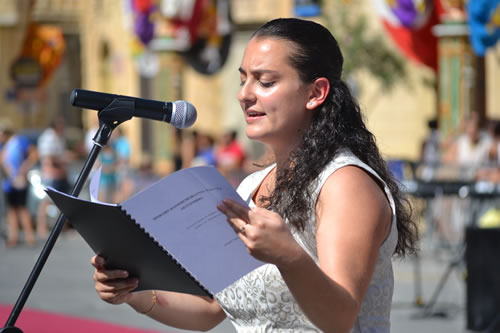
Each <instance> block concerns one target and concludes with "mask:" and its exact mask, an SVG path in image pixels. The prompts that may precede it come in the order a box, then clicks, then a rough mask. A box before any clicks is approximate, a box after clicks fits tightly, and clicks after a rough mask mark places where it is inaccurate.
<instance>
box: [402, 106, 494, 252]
mask: <svg viewBox="0 0 500 333" xmlns="http://www.w3.org/2000/svg"><path fill="white" fill-rule="evenodd" d="M428 128H429V133H428V136H427V138H426V139H425V140H424V142H423V144H422V149H421V155H420V160H419V161H416V163H413V166H412V174H411V175H410V177H412V178H414V179H416V180H418V181H419V182H420V184H422V183H425V184H427V185H432V186H431V187H432V188H430V187H429V186H427V188H426V191H425V192H424V193H419V192H418V191H417V192H416V193H415V194H416V197H417V198H424V199H425V200H424V201H425V205H424V208H423V209H422V210H421V212H422V215H423V216H422V217H423V218H424V225H423V229H422V233H423V234H429V235H431V236H435V237H434V240H437V242H436V245H438V246H443V245H445V246H446V247H449V246H452V247H453V246H454V245H459V246H460V244H462V243H463V241H464V232H465V229H466V227H500V191H499V190H500V120H495V119H481V117H479V115H478V114H477V113H471V114H469V115H468V116H467V117H465V118H464V119H463V122H462V123H461V124H460V126H459V127H458V129H457V130H456V131H455V132H453V133H450V134H449V135H448V136H446V137H443V136H442V134H441V133H442V132H441V131H440V130H439V128H438V123H437V121H436V120H430V121H429V122H428ZM429 189H430V190H429Z"/></svg>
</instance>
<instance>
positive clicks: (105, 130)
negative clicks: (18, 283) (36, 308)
mask: <svg viewBox="0 0 500 333" xmlns="http://www.w3.org/2000/svg"><path fill="white" fill-rule="evenodd" d="M133 110H134V102H133V101H127V100H123V99H120V98H115V99H114V100H113V102H111V103H110V104H109V105H108V106H107V107H105V108H104V109H102V110H101V111H99V113H98V117H99V129H98V130H97V133H96V135H95V136H94V138H93V142H94V145H93V147H92V150H91V151H90V153H89V156H88V157H87V160H86V162H85V164H84V166H83V168H82V170H81V171H80V174H79V176H78V178H77V180H76V182H75V185H74V186H73V189H72V190H71V195H72V196H74V197H78V195H79V194H80V192H81V190H82V187H83V185H84V184H85V182H86V180H87V178H88V176H89V174H90V171H91V170H92V167H93V166H94V163H95V161H96V159H97V156H98V155H99V152H100V151H101V148H102V147H103V146H105V145H106V144H107V143H108V141H109V138H110V137H111V134H112V132H113V130H114V129H115V128H116V127H117V126H118V125H120V124H121V123H123V122H124V121H127V120H129V119H131V118H132V116H133ZM65 222H66V217H65V216H64V214H63V213H60V214H59V217H58V219H57V222H56V224H55V225H54V228H53V229H52V231H51V233H50V235H49V237H48V239H47V241H46V243H45V245H44V247H43V249H42V252H41V253H40V256H39V257H38V260H37V261H36V263H35V266H34V267H33V270H32V271H31V274H30V276H29V278H28V280H27V281H26V283H25V285H24V288H23V290H22V291H21V294H20V295H19V297H18V299H17V302H16V304H15V305H14V308H13V309H12V311H11V313H10V316H9V319H8V320H7V322H6V324H5V326H4V327H3V328H2V329H0V333H23V331H22V330H21V329H19V328H17V327H15V326H14V325H15V323H16V321H17V318H18V317H19V315H20V313H21V310H22V308H23V307H24V304H25V303H26V300H27V299H28V296H29V294H30V293H31V290H32V289H33V286H34V285H35V282H36V280H37V279H38V276H39V275H40V272H41V271H42V268H43V266H44V265H45V262H46V261H47V258H48V257H49V254H50V252H51V251H52V248H53V247H54V244H55V242H56V240H57V237H58V236H59V234H60V233H61V230H62V228H63V226H64V223H65Z"/></svg>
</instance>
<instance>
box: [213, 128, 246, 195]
mask: <svg viewBox="0 0 500 333" xmlns="http://www.w3.org/2000/svg"><path fill="white" fill-rule="evenodd" d="M237 135H238V133H237V132H236V131H235V130H230V131H226V132H225V133H224V134H223V135H222V137H221V138H220V142H219V144H218V145H217V146H216V149H215V161H216V165H217V169H219V171H220V172H221V174H222V175H224V177H226V178H227V179H228V180H229V182H230V183H231V184H233V185H234V186H237V185H238V184H239V183H240V182H241V180H243V178H244V177H243V176H244V170H243V165H244V163H245V158H246V155H245V151H244V149H243V148H242V147H241V145H240V143H239V142H238V140H237Z"/></svg>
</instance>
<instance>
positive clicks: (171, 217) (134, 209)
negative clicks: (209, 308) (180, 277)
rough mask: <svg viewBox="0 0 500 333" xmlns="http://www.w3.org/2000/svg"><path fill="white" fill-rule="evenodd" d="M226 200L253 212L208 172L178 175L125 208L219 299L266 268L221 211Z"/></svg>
mask: <svg viewBox="0 0 500 333" xmlns="http://www.w3.org/2000/svg"><path fill="white" fill-rule="evenodd" d="M223 199H231V200H233V201H236V202H238V203H240V204H241V205H243V206H246V207H248V205H247V204H246V203H245V202H244V201H243V199H241V197H240V196H239V195H238V193H237V192H236V191H235V189H234V188H233V187H232V185H231V184H230V183H229V182H228V181H227V180H226V179H225V178H224V177H223V176H222V175H221V174H220V173H219V172H218V171H217V169H215V168H214V167H207V166H204V167H194V168H189V169H184V170H181V171H178V172H175V173H173V174H171V175H169V176H168V177H166V178H163V179H162V180H160V181H158V182H156V183H154V184H153V185H151V186H149V187H148V188H146V189H145V190H144V191H142V192H140V193H138V194H136V195H134V196H132V197H131V198H130V199H128V200H126V201H125V202H123V203H122V204H121V206H122V207H123V208H124V209H125V210H126V211H127V212H128V213H129V214H130V215H131V216H132V217H133V218H134V219H135V220H136V222H138V223H139V224H140V225H141V226H142V227H143V228H144V229H145V230H146V231H147V232H148V233H149V234H150V235H151V236H154V238H155V239H156V241H158V243H159V244H160V245H162V246H163V247H164V248H165V249H166V250H167V251H168V252H170V253H171V254H172V255H173V256H174V257H175V258H176V259H177V260H178V261H179V262H181V263H182V265H183V266H184V267H186V268H187V269H188V271H189V272H190V273H191V274H192V275H193V276H195V277H196V278H197V279H198V280H199V281H201V282H202V283H203V284H204V285H205V286H206V287H207V288H208V289H209V290H210V291H211V292H212V293H214V294H215V293H217V292H219V291H221V290H223V289H224V288H226V287H228V286H229V285H230V284H231V283H232V282H234V281H236V280H237V279H239V278H240V277H242V276H244V275H246V274H247V273H249V272H250V271H252V270H254V269H255V268H257V267H259V266H260V265H262V264H263V263H262V262H260V261H258V260H256V259H254V258H253V257H251V256H250V255H249V253H248V251H247V248H246V247H245V245H244V244H243V242H242V241H241V240H240V239H239V237H238V235H237V234H236V233H235V231H234V230H233V229H232V228H231V226H230V225H229V223H228V222H227V220H226V216H225V215H224V214H222V213H220V212H219V211H218V210H217V207H216V206H217V204H219V203H220V202H221V201H222V200H223Z"/></svg>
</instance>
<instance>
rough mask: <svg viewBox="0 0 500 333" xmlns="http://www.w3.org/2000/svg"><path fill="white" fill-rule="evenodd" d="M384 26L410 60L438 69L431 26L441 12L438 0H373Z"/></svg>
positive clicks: (435, 40)
mask: <svg viewBox="0 0 500 333" xmlns="http://www.w3.org/2000/svg"><path fill="white" fill-rule="evenodd" d="M372 2H373V4H374V6H375V10H376V11H377V13H378V15H379V16H380V18H381V20H382V23H383V25H384V28H385V30H386V31H387V32H388V33H389V35H390V37H391V39H392V40H393V41H394V42H395V44H396V45H397V47H398V48H399V49H400V51H401V52H402V53H403V54H404V55H405V56H406V57H408V58H409V59H410V60H412V61H414V62H416V63H419V64H423V65H425V66H427V67H430V68H432V69H434V70H437V38H436V36H434V34H433V33H432V27H433V26H434V25H436V24H439V22H440V20H439V16H440V14H441V12H442V9H441V6H440V3H439V1H438V0H436V1H431V0H373V1H372Z"/></svg>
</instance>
